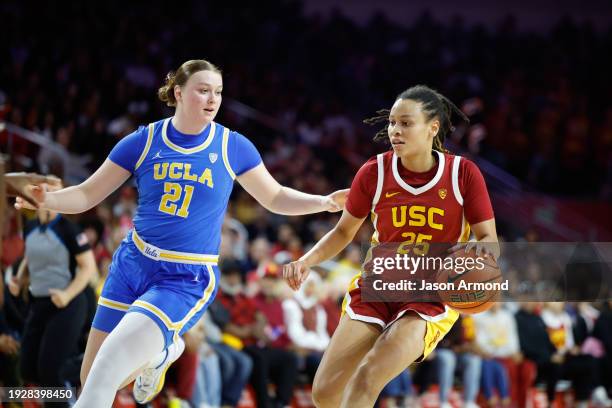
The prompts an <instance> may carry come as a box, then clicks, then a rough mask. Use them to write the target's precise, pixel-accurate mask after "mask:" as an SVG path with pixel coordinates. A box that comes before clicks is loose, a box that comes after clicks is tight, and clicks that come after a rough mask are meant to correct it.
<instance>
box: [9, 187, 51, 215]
mask: <svg viewBox="0 0 612 408" xmlns="http://www.w3.org/2000/svg"><path fill="white" fill-rule="evenodd" d="M25 191H26V192H27V194H28V195H29V196H30V198H31V199H30V200H27V199H25V198H24V197H20V196H17V198H16V199H15V208H16V209H18V210H21V209H26V210H37V209H38V208H39V207H41V206H42V205H43V204H44V202H45V198H46V197H47V185H46V184H43V185H42V186H36V185H30V186H27V187H26V188H25Z"/></svg>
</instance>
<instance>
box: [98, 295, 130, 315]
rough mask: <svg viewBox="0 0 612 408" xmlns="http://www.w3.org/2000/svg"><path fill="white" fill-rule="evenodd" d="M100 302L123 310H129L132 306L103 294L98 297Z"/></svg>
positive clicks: (111, 307)
mask: <svg viewBox="0 0 612 408" xmlns="http://www.w3.org/2000/svg"><path fill="white" fill-rule="evenodd" d="M98 304H99V305H102V306H106V307H108V308H110V309H115V310H119V311H122V312H127V310H128V309H129V308H130V305H128V304H127V303H122V302H117V301H116V300H110V299H107V298H105V297H102V296H100V299H98Z"/></svg>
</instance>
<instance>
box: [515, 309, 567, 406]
mask: <svg viewBox="0 0 612 408" xmlns="http://www.w3.org/2000/svg"><path fill="white" fill-rule="evenodd" d="M541 307H542V303H541V302H523V303H521V308H520V309H519V311H518V312H516V315H515V318H516V328H517V330H518V335H519V344H520V347H521V352H522V353H523V355H524V356H525V358H527V359H529V360H530V361H533V362H534V363H535V364H536V366H537V371H538V374H537V379H536V381H538V380H539V381H544V382H546V394H547V396H548V400H549V402H550V403H551V404H552V401H554V398H555V386H556V384H557V375H556V365H558V364H561V362H562V361H563V356H562V355H561V354H559V353H557V350H556V348H555V346H554V345H553V343H552V342H551V341H550V338H549V337H548V332H547V330H546V325H545V324H544V321H543V320H542V318H541V317H540V310H541Z"/></svg>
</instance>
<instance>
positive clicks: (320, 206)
mask: <svg viewBox="0 0 612 408" xmlns="http://www.w3.org/2000/svg"><path fill="white" fill-rule="evenodd" d="M236 180H238V182H239V183H240V185H241V186H242V187H243V188H244V189H245V190H246V191H247V192H248V193H249V194H250V195H252V196H253V198H255V199H256V200H257V201H258V202H259V203H260V204H261V205H262V206H263V207H264V208H266V209H267V210H269V211H271V212H273V213H277V214H282V215H303V214H312V213H317V212H322V211H330V212H336V211H341V210H342V208H343V207H344V203H345V201H346V195H347V194H348V189H346V190H338V191H336V192H334V193H332V194H330V195H328V196H320V195H313V194H306V193H302V192H301V191H297V190H294V189H292V188H289V187H285V186H281V185H280V184H279V183H278V182H277V181H276V180H275V179H274V177H272V175H271V174H270V173H269V172H268V169H266V166H264V164H263V163H261V164H259V165H258V166H256V167H254V168H253V169H251V170H249V171H247V172H246V173H244V174H241V175H240V176H238V177H237V178H236Z"/></svg>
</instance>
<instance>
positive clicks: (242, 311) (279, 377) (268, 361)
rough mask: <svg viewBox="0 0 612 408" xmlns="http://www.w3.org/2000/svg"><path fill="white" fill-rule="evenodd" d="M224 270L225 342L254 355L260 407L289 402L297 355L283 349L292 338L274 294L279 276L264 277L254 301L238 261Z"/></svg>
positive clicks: (253, 376)
mask: <svg viewBox="0 0 612 408" xmlns="http://www.w3.org/2000/svg"><path fill="white" fill-rule="evenodd" d="M221 272H222V275H221V281H220V284H219V287H220V290H219V294H218V295H217V298H218V299H219V302H220V303H221V304H222V305H223V307H224V308H226V309H227V310H228V311H229V313H230V320H229V322H228V323H227V324H226V325H225V327H224V332H225V335H224V341H225V342H226V343H229V344H232V345H233V347H235V348H237V349H242V350H243V351H244V352H246V353H247V354H248V355H249V356H250V357H251V359H252V362H253V371H252V374H251V385H252V386H253V389H254V391H255V398H256V400H257V406H258V407H259V408H269V407H282V406H285V405H288V404H289V401H290V400H291V396H292V394H293V384H294V383H295V380H296V376H297V358H296V356H295V354H293V353H292V352H290V351H287V350H286V349H284V347H287V346H288V345H289V340H288V338H287V334H286V329H285V328H284V321H283V314H282V306H281V304H280V300H278V299H276V298H275V296H274V291H275V288H274V287H275V286H276V283H277V282H278V280H277V277H276V276H275V277H265V278H262V279H261V283H262V284H263V286H262V292H263V293H262V294H261V295H260V296H259V299H257V300H255V299H251V298H248V297H247V296H246V295H245V294H244V285H243V283H242V272H241V270H240V267H239V266H238V265H237V264H235V263H233V264H232V265H224V266H222V267H221ZM266 315H267V316H268V318H270V319H271V320H268V318H266ZM270 380H273V382H274V383H275V384H276V397H275V398H274V399H272V398H271V397H270V396H269V394H268V383H269V382H270Z"/></svg>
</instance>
